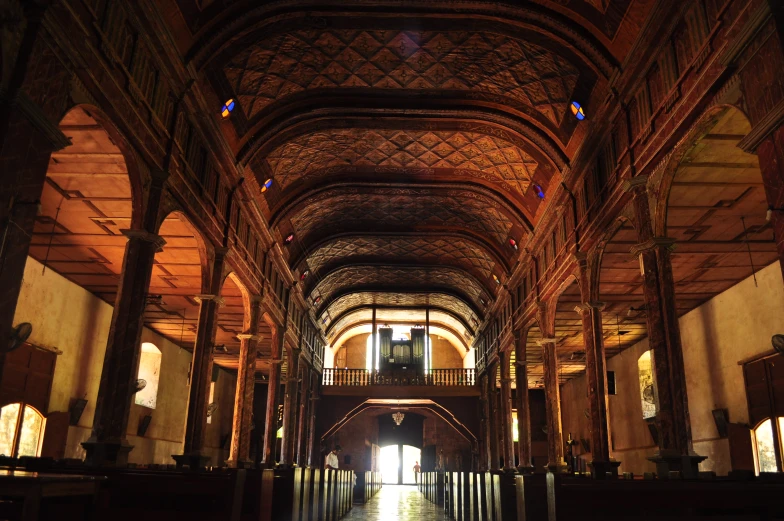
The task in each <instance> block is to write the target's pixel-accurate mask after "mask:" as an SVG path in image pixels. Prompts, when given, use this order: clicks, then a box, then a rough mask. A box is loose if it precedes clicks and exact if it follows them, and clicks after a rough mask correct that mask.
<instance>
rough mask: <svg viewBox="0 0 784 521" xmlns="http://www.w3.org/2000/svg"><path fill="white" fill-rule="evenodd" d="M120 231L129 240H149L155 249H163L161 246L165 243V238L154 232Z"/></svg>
mask: <svg viewBox="0 0 784 521" xmlns="http://www.w3.org/2000/svg"><path fill="white" fill-rule="evenodd" d="M120 233H122V234H123V235H125V236H126V237H128V239H129V240H131V239H137V240H140V241H144V242H149V243H151V244H152V245H153V246H155V251H156V252H159V251H163V246H164V245H165V244H166V239H164V238H163V237H161V236H160V235H157V234H155V233H150V232H148V231H147V230H129V229H123V230H120Z"/></svg>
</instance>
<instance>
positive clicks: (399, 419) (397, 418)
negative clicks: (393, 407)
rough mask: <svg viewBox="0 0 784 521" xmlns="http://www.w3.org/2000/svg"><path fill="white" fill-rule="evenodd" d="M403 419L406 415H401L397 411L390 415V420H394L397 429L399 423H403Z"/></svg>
mask: <svg viewBox="0 0 784 521" xmlns="http://www.w3.org/2000/svg"><path fill="white" fill-rule="evenodd" d="M405 417H406V415H405V414H403V413H402V412H400V411H397V412H396V413H395V414H393V415H392V419H393V420H395V424H396V425H397V426H398V427H399V426H400V424H401V423H403V418H405Z"/></svg>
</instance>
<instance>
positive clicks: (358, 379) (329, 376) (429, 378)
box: [323, 369, 476, 387]
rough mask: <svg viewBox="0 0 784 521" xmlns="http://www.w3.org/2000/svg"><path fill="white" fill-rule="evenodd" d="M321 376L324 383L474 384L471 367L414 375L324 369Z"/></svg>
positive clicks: (350, 384) (434, 370) (353, 384)
mask: <svg viewBox="0 0 784 521" xmlns="http://www.w3.org/2000/svg"><path fill="white" fill-rule="evenodd" d="M323 376H324V380H323V384H324V385H341V386H358V387H361V386H367V385H440V386H454V385H459V386H471V385H476V377H475V374H474V370H473V369H431V370H430V371H429V372H428V373H427V374H424V375H414V376H388V375H384V374H379V373H378V372H377V371H373V372H372V373H371V372H370V371H368V370H367V369H324V373H323Z"/></svg>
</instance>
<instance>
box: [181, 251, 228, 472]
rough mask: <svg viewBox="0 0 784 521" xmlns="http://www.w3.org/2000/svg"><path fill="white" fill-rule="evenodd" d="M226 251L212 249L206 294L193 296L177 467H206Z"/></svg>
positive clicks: (208, 459) (208, 460)
mask: <svg viewBox="0 0 784 521" xmlns="http://www.w3.org/2000/svg"><path fill="white" fill-rule="evenodd" d="M228 253H229V250H228V249H227V248H216V249H215V258H214V260H213V263H212V270H211V275H210V283H209V286H208V287H209V291H210V293H207V294H203V295H196V296H195V299H196V300H197V301H198V302H199V303H200V305H201V306H200V308H199V322H198V325H197V329H196V342H195V344H194V346H193V361H192V362H191V387H190V392H189V393H188V416H187V419H186V421H185V444H184V446H183V453H182V454H181V455H173V456H172V458H174V460H175V461H176V462H177V465H178V466H179V465H189V466H190V468H191V469H197V468H201V467H204V466H206V465H208V464H209V462H210V457H209V456H206V455H204V454H203V451H204V435H205V431H206V430H207V405H209V403H208V400H209V392H210V381H211V380H212V361H213V356H214V348H215V331H216V328H217V326H218V308H219V307H220V306H222V305H223V299H222V298H221V297H220V291H221V287H222V285H223V266H224V264H225V260H226V256H227V255H228Z"/></svg>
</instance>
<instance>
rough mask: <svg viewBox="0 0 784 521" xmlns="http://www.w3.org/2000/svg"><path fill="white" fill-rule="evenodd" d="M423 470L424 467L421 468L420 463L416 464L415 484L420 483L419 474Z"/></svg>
mask: <svg viewBox="0 0 784 521" xmlns="http://www.w3.org/2000/svg"><path fill="white" fill-rule="evenodd" d="M421 470H422V467H420V466H419V462H418V461H416V462H414V483H419V472H420V471H421Z"/></svg>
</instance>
